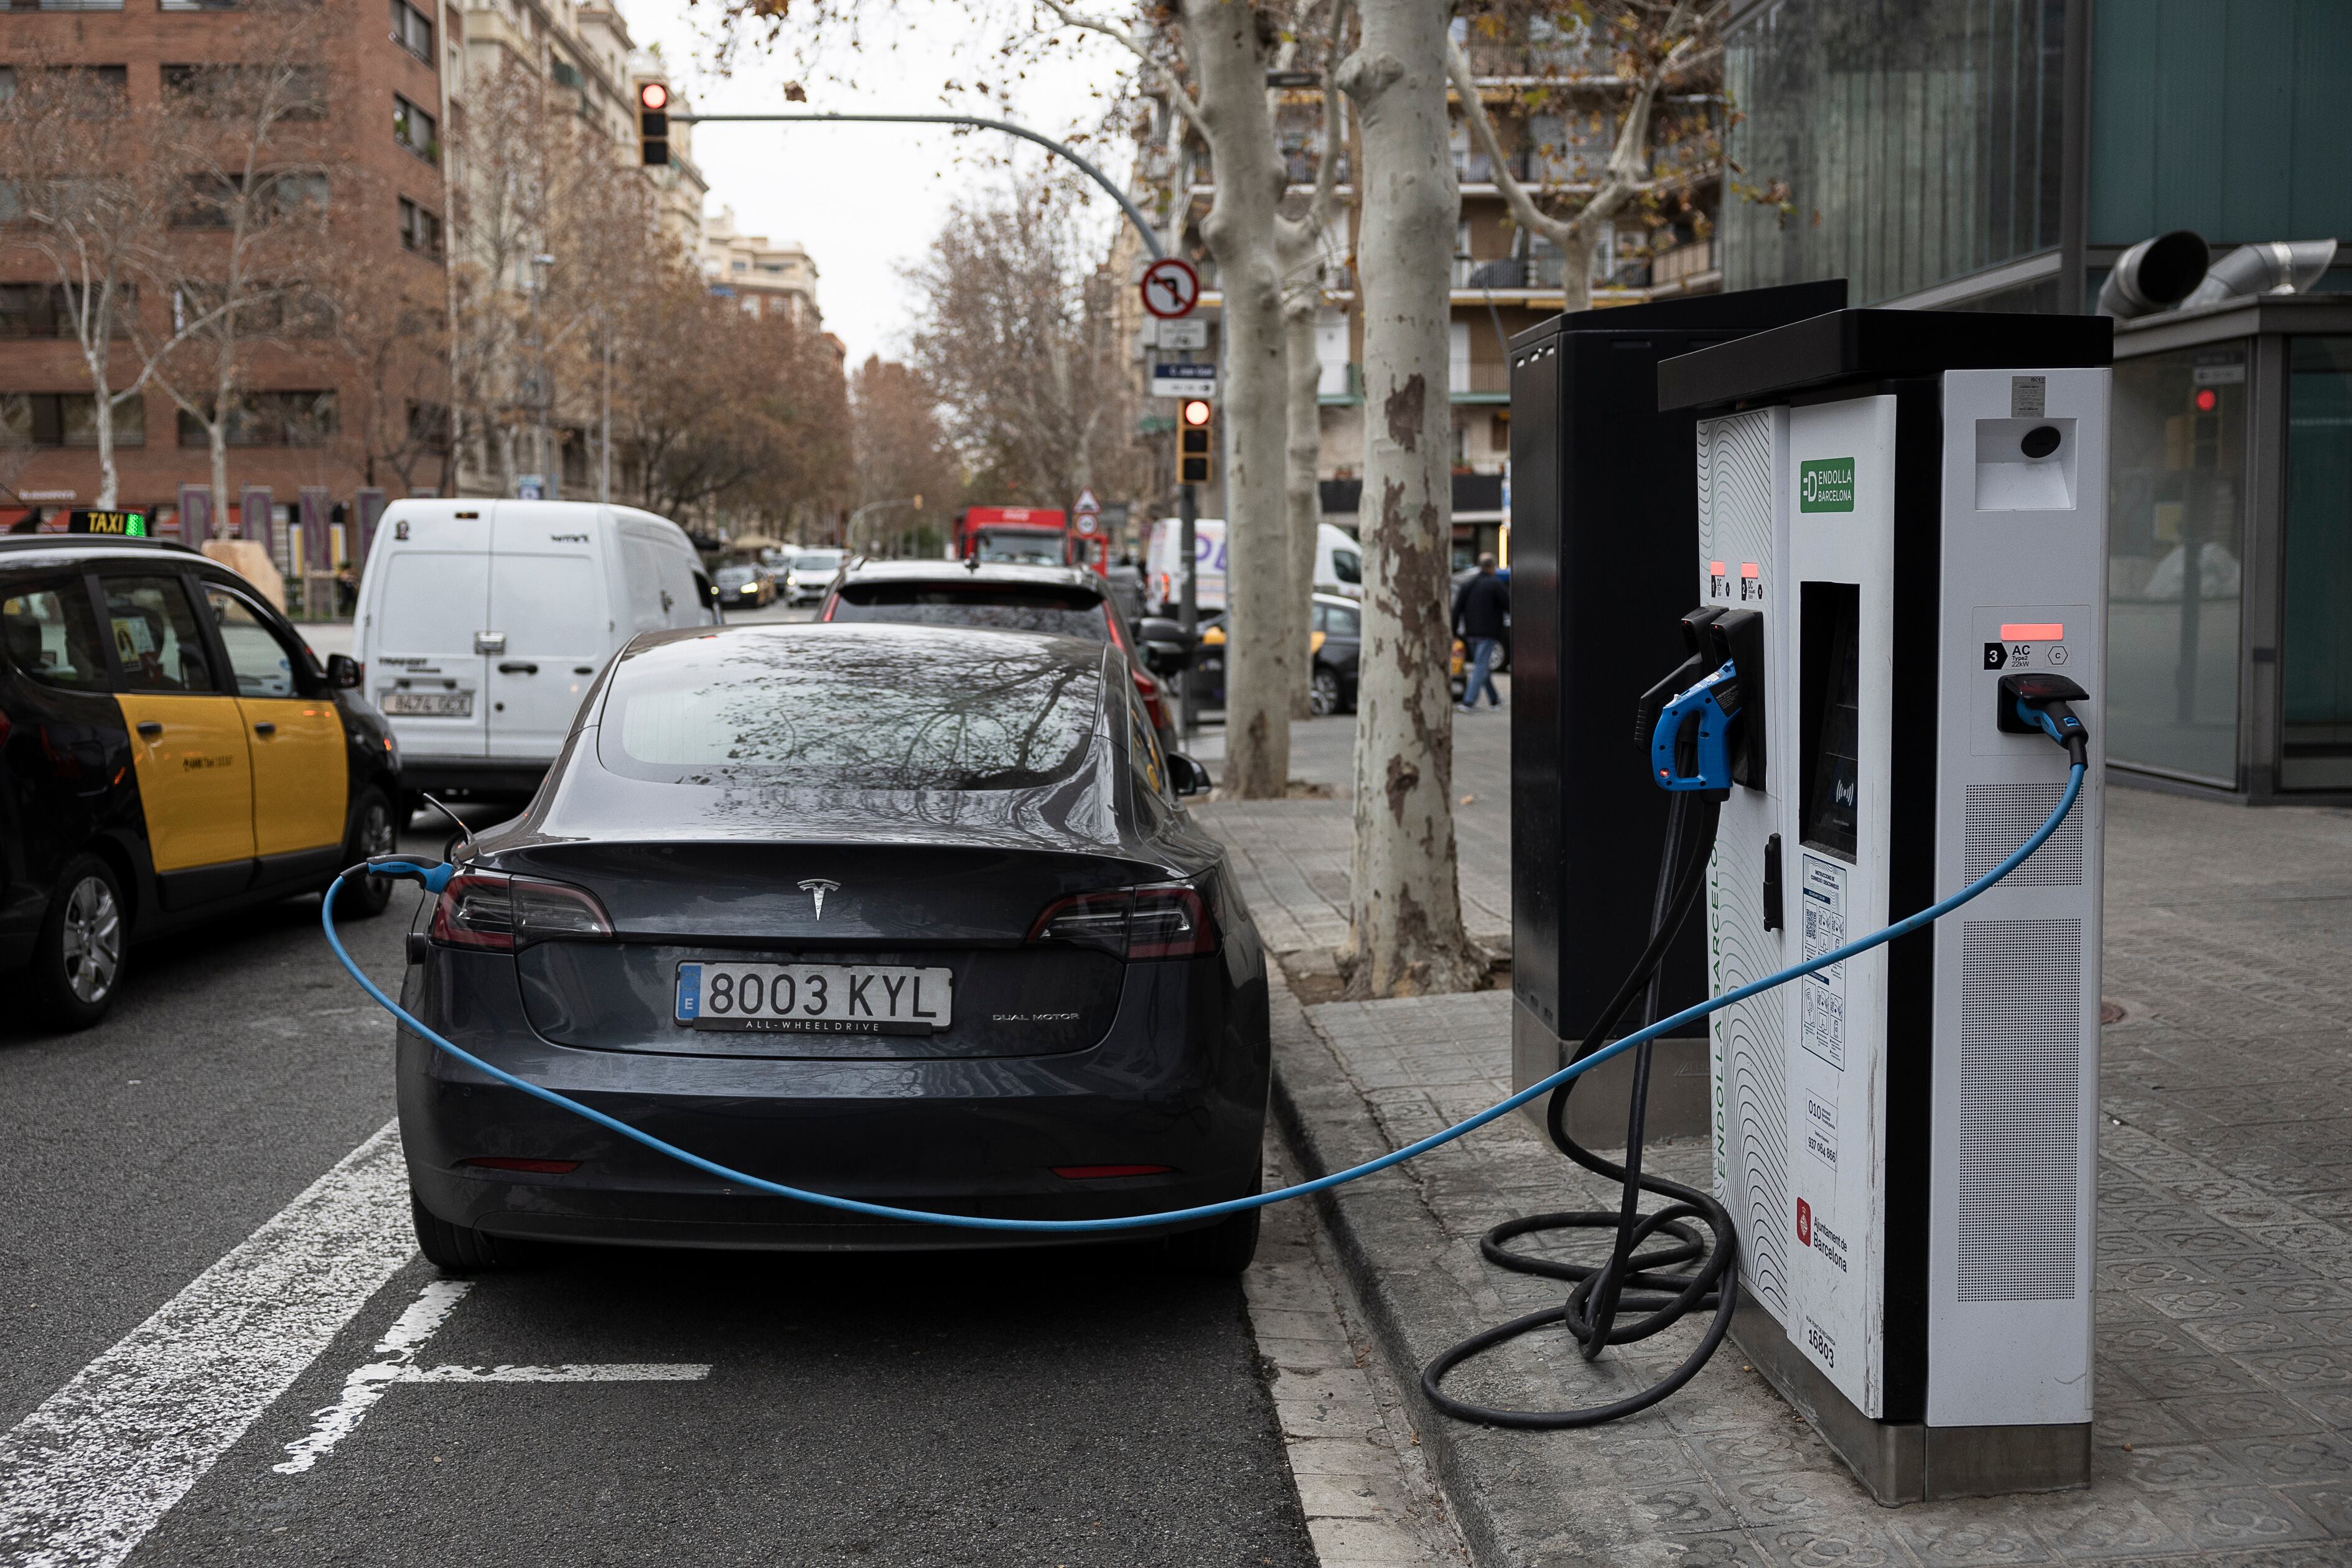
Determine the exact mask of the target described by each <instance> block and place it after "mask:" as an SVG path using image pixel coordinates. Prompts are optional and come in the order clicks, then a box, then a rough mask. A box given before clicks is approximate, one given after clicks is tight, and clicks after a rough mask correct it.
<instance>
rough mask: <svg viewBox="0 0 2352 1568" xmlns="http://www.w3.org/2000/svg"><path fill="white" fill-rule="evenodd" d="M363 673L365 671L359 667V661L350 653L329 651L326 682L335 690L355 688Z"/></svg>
mask: <svg viewBox="0 0 2352 1568" xmlns="http://www.w3.org/2000/svg"><path fill="white" fill-rule="evenodd" d="M365 675H366V672H365V671H364V670H362V669H361V668H360V661H359V660H358V659H355V658H352V656H351V655H350V654H347V653H331V654H329V655H328V656H327V684H328V685H330V686H331V687H333V688H334V689H336V690H338V691H352V690H355V689H358V687H359V684H360V682H361V680H362V679H364V678H365Z"/></svg>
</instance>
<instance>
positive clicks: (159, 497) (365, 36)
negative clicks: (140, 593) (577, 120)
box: [0, 0, 463, 564]
mask: <svg viewBox="0 0 2352 1568" xmlns="http://www.w3.org/2000/svg"><path fill="white" fill-rule="evenodd" d="M268 20H269V21H270V22H271V23H272V24H273V25H278V26H286V25H290V26H300V27H304V28H315V29H316V33H315V36H306V37H301V38H299V40H295V44H296V45H298V46H299V51H300V52H301V54H302V55H303V56H304V58H308V59H310V60H311V61H314V62H315V64H314V65H306V66H304V67H302V68H303V69H305V70H310V69H315V71H316V73H317V75H316V82H317V89H316V91H315V94H314V95H313V100H312V102H311V103H310V104H308V105H306V106H304V108H303V109H302V110H300V112H299V113H297V114H295V115H294V116H293V117H292V118H291V120H290V121H289V129H288V133H287V142H288V150H287V152H286V153H281V154H278V157H283V158H293V157H295V156H297V154H296V153H295V151H294V148H295V145H296V143H299V161H300V163H302V165H303V166H304V167H305V168H306V169H318V168H323V169H324V171H325V172H324V174H316V173H305V174H299V175H289V176H288V177H287V178H285V179H284V181H283V182H282V184H281V185H280V186H279V194H280V199H282V200H288V201H294V200H299V201H304V202H316V203H320V204H323V206H324V208H325V213H326V217H327V221H328V223H329V224H330V226H331V228H332V230H333V232H334V233H335V235H336V236H337V237H338V239H339V240H341V241H342V242H343V243H345V244H347V245H350V246H353V247H357V248H359V249H360V250H361V251H362V252H363V253H365V254H368V255H371V256H373V257H374V258H377V265H380V266H381V267H382V268H385V269H386V276H387V277H388V278H390V279H395V280H398V279H407V280H409V281H412V282H413V283H414V284H415V287H416V288H417V289H418V290H419V291H421V292H422V293H424V294H425V295H426V296H427V297H430V296H432V295H434V294H435V293H436V292H437V291H438V290H439V289H440V283H439V281H438V280H439V278H440V276H441V271H442V268H443V266H444V260H443V228H444V225H445V222H446V214H447V212H448V210H449V202H448V187H447V171H446V166H445V164H444V163H443V160H442V157H441V150H440V144H439V138H438V134H437V132H436V126H437V125H438V124H440V123H441V122H443V121H446V116H447V112H448V110H447V105H448V94H447V91H446V80H445V79H446V74H447V67H448V66H449V64H450V62H451V60H452V59H453V58H455V56H456V54H457V51H458V50H459V49H460V48H461V47H463V46H462V43H461V38H462V27H461V26H460V22H459V18H458V17H457V15H456V14H455V12H454V11H447V12H446V13H445V11H444V9H443V8H442V6H441V5H440V4H439V0H357V3H355V4H350V5H320V6H318V7H315V8H304V9H303V10H301V11H300V12H299V13H289V16H287V17H284V18H281V17H278V16H274V15H273V16H271V17H269V18H268ZM256 21H257V18H256V17H255V16H254V15H253V13H252V12H251V11H249V10H248V9H246V8H241V7H238V6H236V5H221V4H219V3H218V0H43V3H41V4H39V5H26V4H22V3H20V4H18V5H16V6H15V7H13V8H12V10H11V14H10V16H9V19H8V34H9V41H10V45H11V49H10V53H11V54H12V56H14V57H15V58H17V59H19V60H26V59H39V60H43V61H46V62H48V63H49V65H51V66H55V65H59V64H62V65H68V66H71V67H76V68H82V69H86V70H87V71H88V72H89V79H91V80H92V81H94V82H97V83H100V84H103V85H104V86H105V87H106V88H107V89H109V90H110V91H111V92H112V93H114V94H116V95H117V102H118V104H119V107H120V110H121V112H122V113H123V114H124V115H125V117H126V123H128V122H129V121H128V116H129V115H130V114H131V112H132V111H134V110H138V111H148V112H152V111H156V110H160V109H162V108H163V105H164V103H165V100H166V96H167V94H171V93H174V92H177V93H181V94H183V95H184V94H187V93H189V92H191V91H192V90H193V84H202V83H217V82H220V81H222V80H226V79H231V77H230V76H229V75H225V74H224V73H231V72H233V69H234V68H237V67H240V66H242V65H245V64H246V63H247V62H248V61H249V60H250V59H251V58H254V56H255V55H256V54H257V53H258V52H267V51H268V50H269V49H271V48H273V47H276V48H283V47H293V46H288V45H286V44H285V43H284V42H283V41H282V40H281V41H280V43H279V44H278V45H272V44H270V43H268V42H267V41H265V40H263V39H261V38H259V37H257V34H256V31H255V23H256ZM13 69H14V68H9V70H10V72H11V74H10V76H9V79H8V80H7V82H6V83H5V86H6V88H7V89H8V92H7V96H9V97H11V98H13V97H14V96H15V93H14V88H15V82H14V79H13ZM101 112H104V111H101ZM149 151H151V150H150V149H143V148H125V149H123V150H121V152H116V153H110V162H109V167H110V170H111V171H112V172H116V173H120V172H121V171H123V170H124V169H126V168H128V167H130V166H131V163H132V162H133V160H135V159H136V158H138V157H139V156H141V155H142V153H144V152H149ZM154 155H157V156H163V155H166V154H163V153H156V154H154ZM274 162H275V160H274V159H265V168H267V169H268V172H270V173H272V174H275V173H276V172H277V171H276V170H275V169H274V168H271V167H270V165H271V164H272V163H274ZM160 173H161V175H162V177H163V178H165V179H169V178H172V177H173V175H172V172H171V171H161V172H160ZM186 178H190V179H193V178H194V176H186ZM216 219H217V211H216V207H215V205H214V204H210V203H208V202H207V201H206V200H205V195H204V193H203V192H201V191H199V190H196V189H195V188H194V186H191V187H190V189H189V191H188V192H187V193H186V198H185V199H184V200H179V201H174V202H172V203H170V204H169V205H168V209H167V210H166V209H163V208H159V209H158V210H157V211H156V212H155V214H154V215H153V216H152V218H151V219H150V221H152V222H153V223H155V224H157V225H158V226H163V227H165V228H167V229H176V230H183V231H185V232H182V233H176V234H171V235H168V236H159V238H162V237H168V238H170V239H172V240H173V241H174V242H175V243H178V242H189V243H194V244H197V245H201V244H204V243H205V242H206V240H207V237H206V236H205V234H204V232H203V231H204V230H205V228H206V227H207V226H210V225H212V224H214V223H215V221H216ZM11 238H12V237H10V236H8V235H7V234H5V232H0V340H6V347H7V352H6V353H5V355H0V423H5V441H6V445H5V447H0V468H5V469H6V470H12V471H8V472H0V479H4V480H5V485H6V487H7V491H8V492H12V493H6V494H0V503H5V504H0V528H7V529H10V530H28V529H31V528H35V527H37V526H39V525H40V523H41V521H43V520H44V519H45V518H46V519H48V520H49V521H51V522H52V524H53V525H61V522H62V514H63V512H64V511H65V510H68V509H70V508H72V507H75V506H89V505H91V504H92V503H93V501H94V500H95V499H96V497H97V493H98V488H99V475H98V465H97V461H96V457H95V447H96V445H97V415H96V399H95V395H94V394H93V392H92V390H91V386H90V378H89V370H88V368H87V366H86V364H85V363H84V360H83V357H82V355H81V353H80V351H79V345H78V343H77V342H75V340H74V331H73V328H72V326H71V324H70V321H69V320H68V310H66V309H65V308H64V306H65V304H66V300H65V296H64V280H63V279H60V278H58V275H57V274H56V273H55V272H54V271H53V270H48V269H47V268H45V266H44V263H43V260H42V258H40V257H39V256H38V255H37V253H36V252H35V251H34V250H33V249H32V248H31V247H29V246H27V245H26V244H24V243H21V242H16V243H12V242H11ZM133 299H134V303H133V305H132V307H131V308H132V309H134V310H136V311H137V312H138V315H139V318H140V323H141V326H142V329H143V334H144V336H145V337H146V339H147V340H148V341H151V342H152V341H155V340H158V339H161V338H163V337H165V336H167V335H168V333H169V331H170V330H171V321H172V311H173V300H170V299H168V298H165V297H164V296H163V292H162V291H160V290H158V289H154V288H152V287H149V288H145V289H139V290H138V291H137V292H136V293H135V294H134V296H133ZM114 350H115V352H114V354H113V359H114V366H113V368H112V369H111V371H110V382H111V383H112V384H113V385H114V386H116V387H120V386H121V385H123V384H128V383H129V382H131V380H133V379H134V378H135V377H137V375H138V374H139V369H140V367H139V363H138V361H137V358H136V353H135V345H134V343H133V342H132V337H131V332H130V331H129V329H128V327H127V326H125V327H124V328H122V329H121V330H118V331H117V333H116V334H115V343H114ZM247 382H248V386H247V390H246V391H244V392H243V393H242V394H241V395H240V399H239V404H238V405H237V406H236V407H235V408H233V409H231V410H229V411H228V412H227V414H226V416H225V417H226V430H227V438H228V443H229V448H230V468H231V486H232V497H233V499H232V500H231V504H230V512H231V515H230V516H229V517H227V518H224V519H219V520H213V521H211V523H210V527H211V531H213V532H215V533H218V532H223V531H229V530H231V529H234V528H236V527H237V526H238V524H239V523H240V521H242V520H241V518H240V517H239V515H238V514H239V513H240V512H241V511H243V510H247V509H251V510H252V511H253V518H252V522H253V524H254V526H253V528H252V529H251V530H249V531H252V532H255V533H258V532H259V525H260V523H261V522H262V521H263V518H262V513H261V511H260V510H259V509H260V508H261V507H262V506H264V505H267V506H268V508H269V515H268V522H269V523H270V525H271V526H270V528H269V533H270V535H271V540H272V543H273V544H274V545H275V546H276V548H277V550H278V554H279V557H280V560H281V563H285V564H291V562H290V558H289V537H290V536H289V529H290V527H291V526H292V525H294V524H296V523H298V522H299V521H301V519H302V517H303V516H304V515H305V513H306V512H307V513H308V514H309V516H310V520H311V522H312V533H313V536H314V539H313V543H314V546H315V545H316V544H317V543H318V542H320V541H318V539H317V538H316V536H317V535H318V533H319V532H320V530H322V529H323V528H324V527H325V526H326V520H327V519H328V518H330V517H331V515H332V513H333V509H334V507H335V506H336V505H337V504H341V503H348V502H350V501H351V500H352V499H353V498H354V497H355V495H356V494H357V492H359V491H360V490H361V489H362V488H364V487H367V486H370V485H371V484H373V485H374V486H376V487H379V488H380V487H382V486H383V484H384V483H385V480H386V478H387V475H386V472H385V470H384V466H383V463H381V462H380V461H376V460H375V459H376V458H377V457H378V454H377V453H376V452H374V451H373V450H372V446H371V437H370V436H369V434H368V432H367V430H366V429H365V428H363V426H366V425H369V424H373V423H374V422H373V421H367V420H363V419H362V415H361V412H360V411H361V409H362V405H365V404H366V403H367V401H368V398H369V396H370V395H371V394H372V393H373V391H375V390H377V389H373V388H370V387H368V386H365V385H363V384H362V375H361V373H360V372H359V371H358V370H357V369H356V368H355V367H354V366H353V365H352V363H351V362H350V360H349V359H348V357H347V356H344V355H341V354H339V353H335V352H334V351H333V350H332V349H331V348H330V347H329V346H328V345H326V344H325V343H323V342H320V343H316V344H313V343H312V342H306V341H305V340H304V339H302V338H301V337H300V336H299V334H298V335H294V336H289V337H286V338H285V339H283V341H281V342H279V343H278V344H277V345H276V346H273V347H271V348H269V349H268V350H267V351H266V352H262V353H258V354H257V356H256V357H255V359H254V361H253V363H252V365H251V374H249V376H248V377H247ZM113 428H114V436H115V443H116V447H115V450H116V462H117V470H118V473H119V476H120V482H119V489H118V496H117V500H118V501H119V503H120V504H121V505H124V506H130V507H136V508H139V509H141V510H144V511H146V512H148V513H149V515H150V516H151V517H152V518H153V519H155V520H157V521H159V522H160V523H161V531H163V532H164V533H166V534H175V533H176V532H177V531H179V526H180V521H181V520H180V510H181V502H182V500H183V495H184V489H187V488H191V487H193V488H194V489H198V490H202V489H204V487H205V486H206V485H207V484H208V481H209V453H208V437H207V435H206V433H205V428H204V426H203V424H202V423H200V422H198V421H195V420H193V419H191V418H190V417H189V416H187V415H186V414H184V413H183V412H182V411H181V410H179V409H178V408H177V407H176V406H175V405H174V404H173V401H172V399H171V398H170V397H169V396H167V395H164V394H163V392H162V391H160V390H158V389H157V388H156V387H154V386H153V385H152V384H151V385H150V386H149V387H148V388H147V390H146V391H145V392H144V393H143V394H142V395H140V396H137V397H134V398H132V399H131V400H130V401H128V402H126V403H124V404H121V405H120V406H118V407H117V408H116V410H115V414H114V418H113ZM192 504H195V503H192ZM320 558H321V557H320V556H315V555H314V558H313V559H314V561H316V560H319V559H320Z"/></svg>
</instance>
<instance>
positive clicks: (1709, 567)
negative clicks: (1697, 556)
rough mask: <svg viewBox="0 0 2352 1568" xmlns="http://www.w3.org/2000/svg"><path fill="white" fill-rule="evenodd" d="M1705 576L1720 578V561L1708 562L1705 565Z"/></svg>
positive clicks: (1721, 572)
mask: <svg viewBox="0 0 2352 1568" xmlns="http://www.w3.org/2000/svg"><path fill="white" fill-rule="evenodd" d="M1706 574H1707V575H1708V576H1710V577H1720V576H1722V575H1723V563H1722V562H1720V561H1710V562H1708V563H1706Z"/></svg>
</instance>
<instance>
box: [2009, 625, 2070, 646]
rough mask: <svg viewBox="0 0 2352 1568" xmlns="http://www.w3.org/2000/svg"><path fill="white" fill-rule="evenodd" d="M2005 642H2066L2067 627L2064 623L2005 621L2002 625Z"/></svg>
mask: <svg viewBox="0 0 2352 1568" xmlns="http://www.w3.org/2000/svg"><path fill="white" fill-rule="evenodd" d="M2000 640H2001V641H2003V642H2064V641H2065V640H2066V626H2065V624H2064V623H2063V622H2062V621H2003V622H2002V623H2001V624H2000Z"/></svg>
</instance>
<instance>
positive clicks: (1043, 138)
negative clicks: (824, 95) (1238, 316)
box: [669, 114, 1168, 261]
mask: <svg viewBox="0 0 2352 1568" xmlns="http://www.w3.org/2000/svg"><path fill="white" fill-rule="evenodd" d="M669 118H670V121H671V123H673V124H677V125H722V124H757V123H765V122H768V121H827V120H830V121H840V122H856V123H859V124H884V125H976V126H979V127H980V128H981V129H982V130H984V131H1002V132H1004V133H1005V134H1006V135H1008V136H1018V137H1020V138H1022V139H1023V140H1024V141H1027V142H1035V143H1037V145H1038V146H1040V147H1043V148H1045V150H1046V151H1047V152H1049V153H1055V154H1057V155H1059V156H1061V157H1064V158H1067V159H1068V160H1069V161H1070V162H1071V163H1075V164H1076V165H1077V166H1078V169H1079V170H1080V172H1081V173H1083V174H1085V175H1086V176H1087V178H1088V179H1090V180H1092V181H1093V182H1094V183H1095V184H1097V185H1100V186H1101V187H1102V188H1103V189H1104V190H1105V191H1107V192H1108V193H1109V195H1110V199H1111V200H1113V201H1115V202H1117V203H1118V206H1119V210H1120V211H1121V212H1123V213H1125V214H1126V215H1127V221H1128V222H1129V223H1131V224H1133V225H1134V226H1135V232H1136V233H1137V234H1139V235H1141V236H1142V237H1143V247H1144V248H1145V249H1146V250H1148V251H1150V253H1151V258H1152V259H1153V260H1154V261H1157V260H1158V259H1160V258H1161V257H1163V256H1165V255H1167V254H1168V251H1167V248H1166V247H1163V246H1162V245H1161V244H1160V236H1159V235H1158V234H1157V233H1155V232H1154V231H1153V230H1152V227H1151V225H1150V222H1149V221H1148V220H1147V219H1146V218H1145V217H1144V216H1143V209H1142V208H1140V207H1139V206H1137V205H1135V203H1134V202H1133V201H1131V200H1130V199H1129V197H1128V195H1127V193H1126V192H1125V191H1122V190H1120V189H1119V188H1118V185H1116V184H1113V183H1112V181H1111V178H1110V176H1109V175H1108V174H1104V173H1103V172H1102V171H1101V170H1100V169H1098V168H1097V167H1095V165H1094V164H1093V163H1090V162H1088V161H1087V159H1086V158H1084V157H1083V156H1081V155H1080V154H1079V153H1077V152H1076V150H1075V149H1073V148H1072V147H1071V146H1070V145H1069V144H1068V143H1066V142H1056V141H1055V140H1054V139H1053V138H1052V137H1051V136H1048V135H1046V134H1045V133H1044V132H1038V131H1032V130H1030V129H1029V128H1028V127H1027V126H1025V125H1015V124H1014V123H1013V121H1010V120H989V119H986V118H983V117H982V116H980V115H977V114H673V115H671V116H670V117H669Z"/></svg>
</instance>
